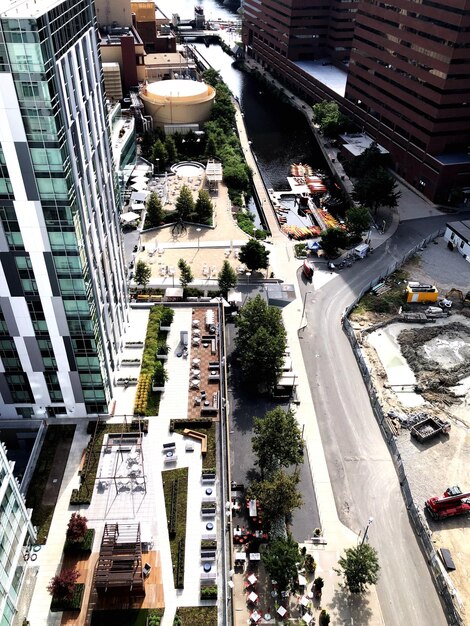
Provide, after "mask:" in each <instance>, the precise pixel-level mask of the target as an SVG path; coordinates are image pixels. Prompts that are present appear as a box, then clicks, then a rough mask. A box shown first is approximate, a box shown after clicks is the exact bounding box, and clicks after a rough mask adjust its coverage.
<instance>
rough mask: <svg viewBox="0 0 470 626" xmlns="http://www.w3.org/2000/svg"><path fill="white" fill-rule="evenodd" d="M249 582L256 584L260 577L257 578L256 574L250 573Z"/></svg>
mask: <svg viewBox="0 0 470 626" xmlns="http://www.w3.org/2000/svg"><path fill="white" fill-rule="evenodd" d="M248 582H249V583H250V585H254V584H255V583H257V582H258V579H257V578H256V576H255V575H254V574H250V575H249V576H248Z"/></svg>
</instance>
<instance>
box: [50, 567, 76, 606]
mask: <svg viewBox="0 0 470 626" xmlns="http://www.w3.org/2000/svg"><path fill="white" fill-rule="evenodd" d="M79 576H80V572H79V571H78V570H77V569H75V568H70V569H64V570H63V571H62V572H61V573H60V574H58V575H57V576H54V578H52V579H51V582H50V583H49V585H48V587H47V591H48V592H49V593H50V594H51V596H52V597H53V598H54V600H59V601H65V600H71V599H72V598H73V594H74V591H75V585H76V584H77V580H78V578H79Z"/></svg>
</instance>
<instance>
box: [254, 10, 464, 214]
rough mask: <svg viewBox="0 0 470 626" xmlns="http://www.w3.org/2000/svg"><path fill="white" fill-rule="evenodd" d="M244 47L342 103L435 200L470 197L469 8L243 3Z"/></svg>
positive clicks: (311, 93) (305, 91)
mask: <svg viewBox="0 0 470 626" xmlns="http://www.w3.org/2000/svg"><path fill="white" fill-rule="evenodd" d="M243 41H244V43H245V46H246V48H247V56H248V57H250V56H251V57H253V58H255V59H256V60H257V61H260V62H261V63H262V64H263V65H264V66H266V67H267V69H269V71H271V72H273V73H274V74H278V75H279V77H280V78H282V79H283V80H284V81H285V82H286V83H288V84H289V86H290V87H291V88H292V89H294V90H295V91H297V92H298V93H300V94H302V95H303V96H304V97H306V98H307V99H308V100H310V101H311V102H312V103H313V102H317V101H319V100H321V99H334V100H336V101H337V102H338V103H339V104H340V106H341V108H342V109H343V111H344V112H345V113H346V114H347V115H349V116H350V117H352V118H353V119H354V120H355V121H356V122H357V123H358V124H359V125H360V126H361V127H364V129H365V130H366V131H367V132H368V133H369V134H371V135H372V136H373V137H374V138H375V139H376V140H377V141H378V142H379V143H380V144H382V145H383V146H384V147H385V148H387V149H388V150H389V151H390V153H391V155H392V157H393V160H394V163H395V169H396V171H397V173H399V174H400V175H401V176H403V177H404V178H405V179H406V180H407V181H408V182H410V183H411V184H412V185H413V186H415V187H416V188H417V189H419V190H420V191H422V192H423V193H424V194H425V195H426V196H428V197H429V198H431V199H432V200H434V201H440V202H446V201H447V199H448V196H449V193H450V191H451V190H452V189H454V188H466V187H469V188H470V155H469V153H470V81H469V76H470V0H432V1H431V0H387V1H384V0H351V1H350V2H348V1H344V0H285V1H284V2H282V4H281V3H280V2H278V1H277V0H261V1H259V0H244V31H243ZM330 63H331V64H332V66H335V68H336V69H334V70H333V67H331V68H330V70H329V71H328V72H326V70H325V66H329V64H330Z"/></svg>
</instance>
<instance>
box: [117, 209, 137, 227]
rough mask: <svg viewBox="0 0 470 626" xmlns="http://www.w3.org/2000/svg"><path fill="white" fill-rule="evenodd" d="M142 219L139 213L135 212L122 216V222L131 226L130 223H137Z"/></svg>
mask: <svg viewBox="0 0 470 626" xmlns="http://www.w3.org/2000/svg"><path fill="white" fill-rule="evenodd" d="M138 219H140V215H139V214H138V213H134V211H128V212H127V213H123V214H122V215H121V222H124V223H125V224H129V222H135V220H138Z"/></svg>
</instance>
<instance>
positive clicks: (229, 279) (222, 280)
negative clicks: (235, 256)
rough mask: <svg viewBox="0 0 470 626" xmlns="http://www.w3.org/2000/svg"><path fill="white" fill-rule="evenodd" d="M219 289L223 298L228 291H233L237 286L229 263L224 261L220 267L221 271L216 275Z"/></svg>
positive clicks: (234, 273)
mask: <svg viewBox="0 0 470 626" xmlns="http://www.w3.org/2000/svg"><path fill="white" fill-rule="evenodd" d="M218 279H219V289H220V291H221V292H222V293H223V295H224V296H225V297H227V293H228V292H229V291H230V289H233V288H234V287H235V285H236V284H237V274H236V272H235V270H234V269H233V267H232V266H231V265H230V263H229V262H228V261H227V260H225V261H224V264H223V265H222V269H221V270H220V272H219V274H218Z"/></svg>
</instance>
